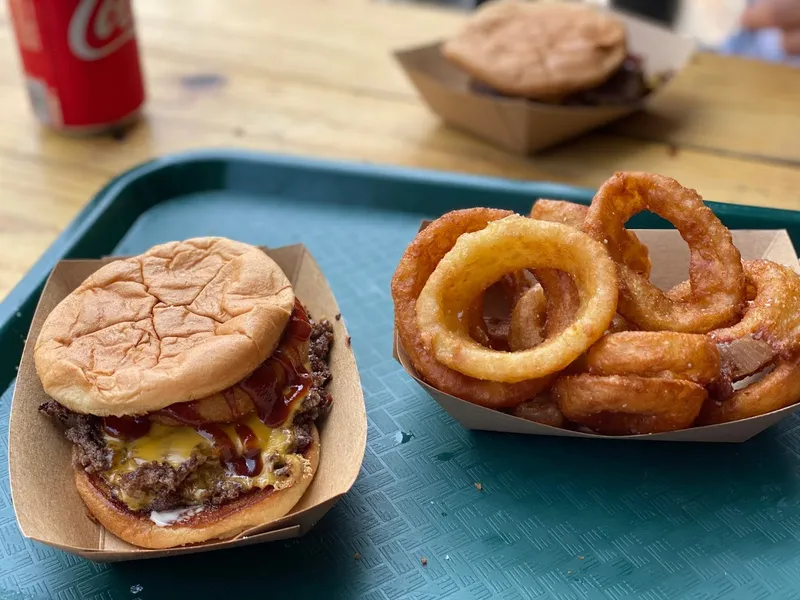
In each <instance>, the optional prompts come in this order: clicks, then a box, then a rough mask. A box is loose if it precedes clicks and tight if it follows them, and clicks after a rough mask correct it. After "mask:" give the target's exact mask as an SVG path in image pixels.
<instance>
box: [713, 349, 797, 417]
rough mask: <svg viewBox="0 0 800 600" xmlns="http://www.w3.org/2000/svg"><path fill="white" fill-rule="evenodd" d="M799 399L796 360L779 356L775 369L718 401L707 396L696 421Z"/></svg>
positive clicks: (757, 410) (766, 408) (781, 405)
mask: <svg viewBox="0 0 800 600" xmlns="http://www.w3.org/2000/svg"><path fill="white" fill-rule="evenodd" d="M798 401H800V364H799V363H798V360H797V359H795V360H779V361H778V362H777V364H776V365H775V369H774V370H773V371H772V372H770V373H767V374H766V375H765V376H764V377H763V378H762V379H761V380H759V381H756V382H755V383H751V384H750V385H747V386H745V387H743V388H741V389H738V390H735V391H734V392H733V395H732V396H731V397H730V398H728V399H726V400H722V401H720V400H719V399H715V398H709V399H708V400H707V401H706V403H705V404H704V405H703V410H702V412H701V414H700V417H699V418H698V420H697V424H698V425H713V424H715V423H727V422H729V421H738V420H739V419H747V418H748V417H756V416H758V415H764V414H766V413H768V412H772V411H773V410H778V409H781V408H785V407H787V406H791V405H792V404H794V403H795V402H798Z"/></svg>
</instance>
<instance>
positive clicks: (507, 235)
mask: <svg viewBox="0 0 800 600" xmlns="http://www.w3.org/2000/svg"><path fill="white" fill-rule="evenodd" d="M527 267H533V268H537V267H544V268H555V269H558V270H561V271H565V272H567V273H570V274H571V275H572V276H573V277H574V280H575V282H576V285H577V287H578V288H579V296H580V305H579V309H578V311H577V314H576V317H575V320H574V321H573V322H572V323H571V324H570V325H569V326H568V327H567V328H566V329H565V330H564V331H562V332H561V333H559V334H558V335H556V336H553V337H548V338H547V339H546V340H545V341H543V342H542V343H541V344H539V345H538V346H536V347H535V348H532V349H530V350H523V351H519V352H498V351H493V350H490V349H488V348H485V347H483V346H481V345H480V344H478V343H477V342H475V341H474V340H472V338H470V336H469V332H468V331H467V330H466V328H465V327H464V326H463V323H461V322H460V320H459V319H458V315H459V314H460V313H461V312H463V311H464V310H465V309H466V308H467V307H468V306H469V305H470V303H471V302H472V301H473V299H474V298H475V297H476V296H477V295H478V294H479V293H480V292H481V291H483V290H484V289H485V288H486V286H487V285H488V284H491V283H492V282H493V281H497V280H498V279H499V278H500V277H501V276H502V275H504V274H505V273H510V272H514V271H518V270H521V269H524V268H527ZM614 272H615V268H614V263H613V261H611V259H610V258H609V256H608V253H607V252H606V251H605V249H604V248H603V246H602V245H601V244H599V243H597V242H594V241H593V240H591V239H590V238H589V237H588V236H586V235H585V234H583V233H581V232H579V231H578V230H576V229H574V228H572V227H568V226H566V225H561V224H558V223H548V222H545V221H536V220H534V219H528V218H525V217H520V216H511V217H506V218H505V219H502V220H500V221H493V222H491V223H489V224H488V225H487V226H486V228H485V229H483V230H481V231H477V232H475V233H470V234H465V235H462V236H461V237H460V238H459V239H458V241H457V242H456V243H455V245H454V246H453V249H452V250H451V251H450V252H448V253H447V255H445V257H444V258H443V259H442V260H441V261H440V262H439V264H438V265H437V267H436V269H435V270H434V272H433V273H432V274H431V276H430V278H429V279H428V281H427V283H426V284H425V287H424V288H423V290H422V292H421V293H420V295H419V298H418V300H417V306H416V308H417V326H418V327H419V330H420V332H421V333H422V339H423V342H424V345H425V347H426V349H428V350H429V351H430V352H432V354H433V355H434V356H435V357H436V359H438V360H439V361H440V362H442V363H444V364H445V365H447V366H448V367H450V368H451V369H454V370H457V371H459V372H460V373H463V374H465V375H468V376H470V377H475V378H479V379H484V380H489V381H501V382H504V383H517V382H521V381H525V380H529V379H535V378H541V377H545V376H547V375H550V374H553V373H555V372H557V371H560V370H561V369H563V368H565V367H566V366H568V365H569V364H570V363H571V362H572V361H573V360H575V359H576V358H577V357H578V356H580V355H581V354H582V353H583V352H585V351H586V350H587V349H588V348H589V346H591V345H592V344H593V343H594V342H595V341H597V339H599V338H600V336H601V335H603V332H604V331H605V330H606V329H607V328H608V326H609V324H610V323H611V320H612V318H613V317H614V312H615V307H616V299H617V286H616V277H615V274H614Z"/></svg>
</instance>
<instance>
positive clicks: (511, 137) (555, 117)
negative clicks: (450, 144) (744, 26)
mask: <svg viewBox="0 0 800 600" xmlns="http://www.w3.org/2000/svg"><path fill="white" fill-rule="evenodd" d="M614 14H615V15H617V17H619V18H620V19H621V20H622V21H623V22H624V23H625V26H626V28H627V31H628V42H629V49H630V52H631V53H632V54H634V55H637V56H640V57H642V58H643V59H644V65H645V70H646V72H647V74H648V75H650V74H659V73H671V74H673V75H674V76H677V75H678V74H679V72H680V71H681V70H682V69H683V68H684V67H685V66H686V63H687V62H688V61H689V59H690V58H691V56H692V54H693V52H694V50H695V44H694V42H693V41H692V40H690V39H688V38H684V37H681V36H679V35H677V34H675V33H673V32H671V31H669V30H668V29H665V28H663V27H659V26H657V25H653V24H651V23H648V22H646V21H643V20H641V19H638V18H636V17H633V16H630V15H626V14H623V13H616V12H615V13H614ZM440 44H441V42H435V43H431V44H427V45H424V46H418V47H414V48H408V49H405V50H399V51H397V52H395V58H396V59H397V61H398V62H399V63H400V66H401V67H402V68H403V70H404V71H405V73H406V75H407V76H408V78H409V79H410V80H411V82H412V83H413V85H414V86H415V87H416V88H417V91H418V92H419V95H420V96H421V97H422V99H423V100H424V101H425V102H426V103H427V104H428V106H429V107H430V109H431V110H432V111H433V112H434V113H436V114H437V115H439V116H440V117H441V118H442V120H443V121H445V122H446V123H448V124H449V125H452V126H453V127H456V128H458V129H461V130H463V131H466V132H469V133H472V134H474V135H476V136H478V137H480V138H483V139H484V140H486V141H489V142H491V143H493V144H495V145H497V146H500V147H501V148H505V149H506V150H510V151H512V152H515V153H518V154H532V153H534V152H538V151H540V150H544V149H545V148H548V147H550V146H553V145H555V144H558V143H559V142H563V141H566V140H568V139H570V138H574V137H577V136H579V135H581V134H583V133H586V132H587V131H590V130H592V129H595V128H597V127H600V126H602V125H605V124H607V123H610V122H612V121H615V120H617V119H620V118H622V117H624V116H627V115H629V114H632V113H634V112H636V111H637V110H639V109H641V108H642V107H643V106H645V105H646V104H647V102H649V101H650V99H652V98H655V97H657V96H659V95H661V94H662V93H664V89H665V88H666V87H667V86H668V85H669V83H668V82H667V83H665V84H662V85H661V86H660V87H659V88H658V89H657V90H655V91H654V92H653V93H652V94H650V95H649V96H648V97H647V98H645V99H644V100H643V101H642V102H638V103H634V104H626V105H621V106H597V107H593V106H556V105H548V104H542V103H537V102H531V101H528V100H525V99H521V98H504V97H499V96H492V95H489V94H485V93H479V92H476V91H474V90H472V89H471V88H470V85H469V82H470V78H469V76H468V75H467V74H466V73H465V72H463V71H462V70H460V69H459V68H458V67H456V66H455V65H453V64H452V63H450V62H449V61H447V60H446V59H445V58H444V56H442V53H441V52H440V50H439V47H440Z"/></svg>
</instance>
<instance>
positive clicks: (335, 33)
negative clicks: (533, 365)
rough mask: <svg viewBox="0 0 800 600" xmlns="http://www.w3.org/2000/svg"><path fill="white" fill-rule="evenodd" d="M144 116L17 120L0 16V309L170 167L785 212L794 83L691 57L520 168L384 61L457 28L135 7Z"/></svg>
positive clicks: (348, 6) (323, 6)
mask: <svg viewBox="0 0 800 600" xmlns="http://www.w3.org/2000/svg"><path fill="white" fill-rule="evenodd" d="M135 10H136V14H137V19H138V28H139V39H140V42H141V45H142V52H143V59H144V65H145V70H146V77H147V85H148V88H149V101H148V104H147V108H146V120H145V121H144V122H142V123H141V124H140V125H139V126H138V127H136V128H135V129H134V130H133V131H131V132H130V133H129V134H128V135H127V136H126V137H124V139H121V140H114V139H111V138H110V137H105V138H94V139H74V138H67V137H62V136H59V135H56V134H53V133H51V132H48V131H46V130H44V129H42V128H40V127H39V125H38V124H37V122H36V121H35V120H34V118H33V117H32V115H31V114H30V111H29V106H28V100H27V98H26V97H25V93H24V88H23V85H22V80H21V75H20V69H19V65H18V59H17V54H16V48H15V43H14V40H13V33H12V31H11V26H10V22H9V17H8V12H7V9H6V3H2V8H0V22H2V25H3V26H2V28H0V107H2V115H3V119H2V123H3V126H2V128H1V129H0V189H2V194H0V298H2V297H3V296H5V295H6V294H7V293H8V291H9V290H10V289H11V288H12V287H13V286H14V284H15V283H16V282H17V281H18V280H19V279H20V277H22V275H24V273H25V272H26V271H27V270H28V269H29V268H30V266H31V265H32V264H33V263H34V262H35V261H36V259H37V258H38V257H39V255H40V254H41V253H42V252H43V251H44V250H45V249H46V248H47V246H48V245H49V244H50V243H51V242H52V241H53V239H55V237H56V236H57V235H58V234H59V232H60V231H61V230H62V229H63V228H64V227H65V226H66V225H67V223H69V221H70V220H71V219H72V218H73V216H74V215H75V214H76V213H77V212H78V210H80V208H81V207H82V206H83V205H84V204H85V203H86V202H87V201H88V200H89V199H90V198H91V196H92V195H93V194H94V192H95V191H97V190H98V189H99V188H100V187H101V186H102V184H103V183H104V182H105V181H106V180H108V179H109V178H110V177H112V176H113V175H114V174H116V173H118V172H120V171H121V170H124V169H127V168H129V167H131V166H133V165H135V164H137V163H139V162H141V161H144V160H146V159H148V158H151V157H154V156H158V155H161V154H164V153H168V152H175V151H179V150H185V149H190V148H199V147H208V146H216V147H221V146H226V147H245V148H255V149H260V150H269V151H277V152H286V153H297V154H308V155H318V156H325V157H333V158H340V159H355V160H367V161H374V162H377V163H392V164H401V165H409V166H415V167H426V168H432V169H446V170H453V171H467V172H472V173H483V174H489V175H502V176H507V177H516V178H523V179H544V180H553V181H562V182H567V183H572V184H578V185H584V186H597V185H598V184H599V183H600V182H602V181H603V180H604V179H605V178H606V177H607V176H608V175H609V174H610V173H611V172H612V171H614V170H619V169H637V170H650V171H656V172H660V173H664V174H668V175H671V176H674V177H676V178H678V179H679V180H680V181H681V182H682V183H684V184H686V185H689V186H692V187H695V188H697V189H699V190H700V191H701V193H703V194H704V195H705V196H706V197H708V198H713V199H715V200H721V201H726V202H736V203H742V204H755V205H760V206H774V207H781V208H796V209H797V208H800V169H798V164H799V163H800V135H798V131H800V109H798V98H800V70H794V69H791V68H788V67H783V66H776V65H766V64H761V63H755V62H747V61H743V60H738V59H734V58H723V57H718V56H713V55H709V54H700V55H698V56H697V57H696V59H695V60H694V61H693V63H692V64H691V66H690V67H689V68H688V69H687V70H686V71H685V72H684V73H683V74H681V75H680V77H679V78H678V79H677V81H675V82H674V84H673V86H672V88H671V90H670V91H669V92H668V93H666V94H665V95H664V97H663V98H662V99H661V100H660V101H659V102H658V104H657V105H656V106H654V107H653V109H652V114H648V115H638V116H635V117H633V118H630V119H628V120H626V121H625V122H622V123H619V124H617V125H615V126H612V127H610V128H608V129H606V130H603V131H601V132H599V133H594V134H592V135H589V136H588V137H584V138H583V139H581V140H579V141H576V142H573V143H570V144H568V145H565V146H562V147H559V148H557V149H555V150H552V151H550V152H548V153H546V154H543V155H540V156H537V157H535V158H522V157H516V156H511V155H508V154H506V153H504V152H502V151H499V150H496V149H493V148H491V147H489V146H487V145H485V144H483V143H481V142H479V141H476V140H474V139H472V138H470V137H467V136H466V135H463V134H461V133H457V132H454V131H451V130H449V129H447V128H445V127H443V126H442V125H440V123H439V122H438V121H437V119H436V118H435V117H434V116H432V115H431V114H430V113H429V112H428V110H427V109H426V108H425V107H424V106H423V105H422V104H421V103H420V102H419V101H418V99H417V97H416V95H415V93H414V91H413V89H412V88H411V86H410V85H409V84H408V82H407V81H406V80H405V79H404V77H403V75H402V74H401V73H400V71H399V70H398V68H397V67H396V65H395V64H394V63H393V60H392V58H391V56H390V51H391V50H392V49H396V48H401V47H405V46H409V45H414V44H418V43H421V42H426V41H429V40H432V39H438V38H440V37H443V36H446V35H448V34H449V33H450V32H452V31H453V30H454V29H455V28H457V27H458V25H459V23H460V22H461V21H462V20H463V19H464V15H463V14H461V13H456V12H448V11H442V10H435V9H430V8H422V7H420V6H414V5H400V4H385V3H380V2H375V1H372V2H370V1H367V0H294V1H292V2H287V1H286V0H225V1H222V0H169V2H164V1H162V0H136V1H135Z"/></svg>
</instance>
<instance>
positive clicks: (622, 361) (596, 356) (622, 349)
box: [585, 331, 720, 384]
mask: <svg viewBox="0 0 800 600" xmlns="http://www.w3.org/2000/svg"><path fill="white" fill-rule="evenodd" d="M585 365H586V370H587V371H588V372H589V373H591V374H592V375H640V376H643V377H664V378H667V379H686V380H688V381H693V382H694V383H700V384H706V383H710V382H712V381H714V380H715V379H716V378H717V377H719V374H720V357H719V350H717V347H716V345H715V344H714V343H713V342H712V341H711V340H710V339H708V337H706V336H705V335H702V334H697V333H675V332H672V331H626V332H622V333H612V334H610V335H606V336H604V337H603V338H601V339H600V340H599V341H598V342H597V343H596V344H595V345H594V346H592V347H591V348H589V352H588V353H587V355H586V359H585Z"/></svg>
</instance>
